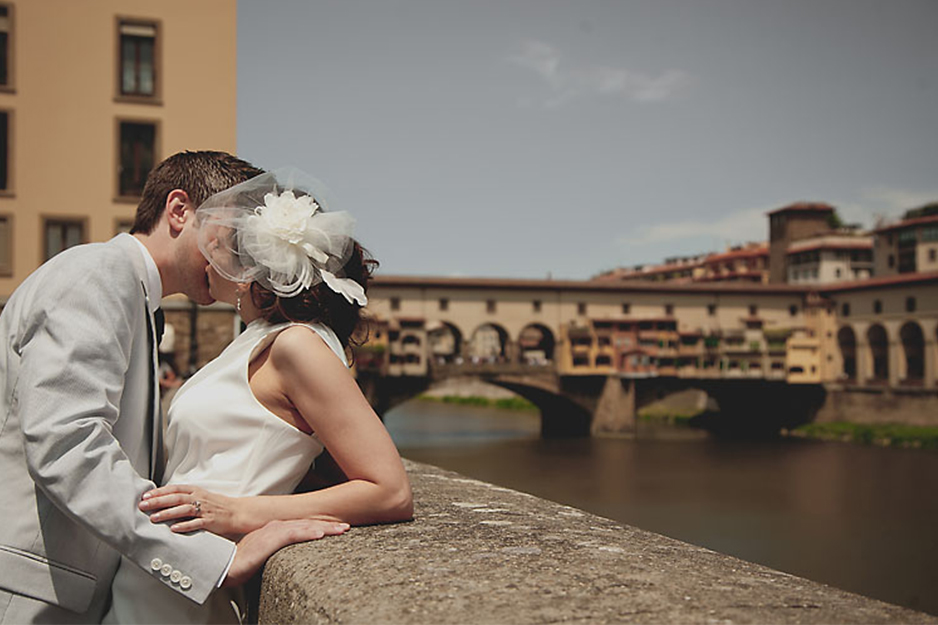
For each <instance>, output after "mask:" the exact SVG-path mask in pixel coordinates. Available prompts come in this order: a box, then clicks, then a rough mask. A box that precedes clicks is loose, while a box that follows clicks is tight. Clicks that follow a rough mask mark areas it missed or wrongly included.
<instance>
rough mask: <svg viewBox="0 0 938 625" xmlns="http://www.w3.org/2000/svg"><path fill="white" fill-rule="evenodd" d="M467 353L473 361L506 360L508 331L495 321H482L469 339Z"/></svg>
mask: <svg viewBox="0 0 938 625" xmlns="http://www.w3.org/2000/svg"><path fill="white" fill-rule="evenodd" d="M467 347H468V349H467V350H466V351H467V355H468V356H469V358H470V359H471V360H472V362H473V363H496V362H507V361H508V332H507V331H506V330H505V328H503V327H502V326H500V325H498V324H495V323H484V324H482V325H480V326H479V327H478V328H476V329H475V331H473V333H472V337H471V338H470V339H469V344H468V346H467Z"/></svg>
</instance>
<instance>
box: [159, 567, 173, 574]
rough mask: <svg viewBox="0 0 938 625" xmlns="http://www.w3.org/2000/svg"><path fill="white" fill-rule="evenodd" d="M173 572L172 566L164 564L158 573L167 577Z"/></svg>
mask: <svg viewBox="0 0 938 625" xmlns="http://www.w3.org/2000/svg"><path fill="white" fill-rule="evenodd" d="M172 572H173V567H172V566H170V565H169V564H164V565H163V568H161V569H160V575H162V576H163V577H169V574H170V573H172Z"/></svg>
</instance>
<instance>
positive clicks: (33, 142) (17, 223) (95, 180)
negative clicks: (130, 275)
mask: <svg viewBox="0 0 938 625" xmlns="http://www.w3.org/2000/svg"><path fill="white" fill-rule="evenodd" d="M236 11H237V3H236V2H235V0H199V2H190V1H189V0H161V1H160V2H151V1H147V0H94V2H75V1H74V0H41V1H35V0H30V1H25V0H18V1H8V2H0V305H2V303H3V301H5V299H6V297H7V296H9V295H10V293H12V291H13V290H14V289H15V288H16V286H17V285H18V284H19V283H20V282H21V281H22V280H23V279H24V278H25V277H26V276H27V275H29V274H30V273H31V272H32V271H33V270H34V269H36V267H38V266H39V265H40V264H41V263H43V262H44V261H45V260H46V259H48V258H49V257H51V256H52V255H54V254H56V253H57V252H59V251H61V250H62V249H64V248H66V247H69V246H71V245H75V244H78V243H83V242H90V241H104V240H107V239H109V238H111V237H112V236H114V234H115V233H117V232H119V231H122V230H126V229H128V228H129V227H130V224H131V223H132V220H133V215H134V212H135V209H136V205H137V202H138V200H139V196H140V192H141V190H142V188H143V183H144V181H145V180H146V176H147V173H148V172H149V170H150V168H151V167H152V166H153V165H154V164H155V163H157V162H159V161H160V160H162V159H163V158H164V157H166V156H168V155H170V154H173V153H175V152H178V151H181V150H186V149H214V150H224V151H228V152H234V151H235V148H236V118H235V113H236V104H235V100H236V96H237V93H236V20H237V15H236Z"/></svg>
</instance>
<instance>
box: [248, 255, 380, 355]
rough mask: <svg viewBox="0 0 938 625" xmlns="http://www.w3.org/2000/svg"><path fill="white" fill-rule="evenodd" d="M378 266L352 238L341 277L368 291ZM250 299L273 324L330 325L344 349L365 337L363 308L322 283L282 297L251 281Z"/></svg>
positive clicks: (366, 321)
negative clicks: (350, 252) (289, 322)
mask: <svg viewBox="0 0 938 625" xmlns="http://www.w3.org/2000/svg"><path fill="white" fill-rule="evenodd" d="M377 268H378V261H377V260H375V259H374V258H372V257H371V254H369V253H368V251H367V250H365V249H364V248H363V247H362V246H361V245H359V243H358V241H355V240H354V239H353V240H352V254H351V256H350V257H349V259H348V261H346V263H345V265H344V266H343V268H342V272H343V273H344V277H346V278H351V279H352V280H354V281H355V282H357V283H358V284H360V285H361V287H362V289H364V290H365V292H366V293H367V292H368V282H369V280H370V278H371V274H373V273H374V272H375V270H376V269H377ZM251 301H252V302H254V305H255V306H257V308H258V310H259V311H260V313H261V317H263V318H264V319H265V320H266V321H267V322H269V323H272V324H276V323H283V322H285V321H293V322H297V323H322V324H325V325H327V326H329V327H330V328H332V331H333V332H335V334H336V337H338V339H339V342H340V343H342V347H344V348H345V349H346V351H349V347H350V346H351V345H361V344H362V343H364V342H365V341H366V340H367V338H368V319H367V317H366V316H365V315H363V314H362V307H361V306H359V305H358V304H356V303H349V301H348V300H347V299H345V296H343V295H341V294H339V293H336V292H335V291H333V290H332V289H330V288H329V287H328V286H327V285H326V283H325V282H320V283H319V284H315V285H313V286H311V287H309V288H307V289H303V291H301V292H300V293H299V294H297V295H294V296H293V297H281V296H279V295H276V294H275V293H273V292H271V291H269V290H267V289H265V288H264V287H263V286H261V285H260V284H258V283H257V282H252V283H251Z"/></svg>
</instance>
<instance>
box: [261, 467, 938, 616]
mask: <svg viewBox="0 0 938 625" xmlns="http://www.w3.org/2000/svg"><path fill="white" fill-rule="evenodd" d="M406 466H407V470H408V472H409V474H410V476H411V481H412V484H413V489H414V498H415V502H416V515H415V520H414V521H413V522H410V523H404V524H398V525H382V526H371V527H357V528H353V529H352V530H351V531H350V532H349V533H348V534H346V535H345V536H341V537H336V538H328V539H325V540H321V541H316V542H311V543H305V544H300V545H293V546H291V547H288V548H286V549H283V550H282V551H280V552H279V553H277V554H276V555H275V556H274V557H273V558H271V559H270V561H269V562H268V564H267V567H266V570H265V572H264V576H263V582H262V585H261V596H260V604H259V605H260V608H259V621H260V622H261V623H401V624H421V623H434V624H436V623H555V622H568V623H632V622H638V623H938V618H936V617H933V616H930V615H928V614H924V613H921V612H914V611H912V610H908V609H905V608H901V607H898V606H894V605H890V604H887V603H883V602H881V601H876V600H873V599H869V598H866V597H862V596H859V595H855V594H852V593H849V592H846V591H842V590H838V589H835V588H831V587H829V586H825V585H823V584H819V583H816V582H811V581H808V580H806V579H803V578H799V577H795V576H793V575H789V574H786V573H782V572H779V571H775V570H772V569H769V568H767V567H764V566H761V565H757V564H752V563H749V562H745V561H742V560H738V559H736V558H733V557H730V556H726V555H723V554H720V553H716V552H713V551H710V550H708V549H704V548H702V547H697V546H694V545H690V544H687V543H683V542H680V541H677V540H674V539H671V538H667V537H665V536H661V535H659V534H654V533H652V532H647V531H644V530H640V529H637V528H634V527H629V526H623V525H620V524H618V523H616V522H614V521H611V520H609V519H605V518H602V517H598V516H594V515H592V514H588V513H585V512H582V511H580V510H576V509H574V508H570V507H567V506H564V505H560V504H557V503H553V502H550V501H546V500H543V499H539V498H537V497H534V496H531V495H527V494H524V493H520V492H517V491H513V490H510V489H507V488H501V487H498V486H494V485H492V484H487V483H484V482H480V481H477V480H472V479H468V478H465V477H462V476H460V475H458V474H456V473H452V472H448V471H444V470H442V469H439V468H436V467H432V466H429V465H424V464H418V463H414V462H409V461H407V462H406Z"/></svg>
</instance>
